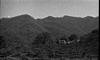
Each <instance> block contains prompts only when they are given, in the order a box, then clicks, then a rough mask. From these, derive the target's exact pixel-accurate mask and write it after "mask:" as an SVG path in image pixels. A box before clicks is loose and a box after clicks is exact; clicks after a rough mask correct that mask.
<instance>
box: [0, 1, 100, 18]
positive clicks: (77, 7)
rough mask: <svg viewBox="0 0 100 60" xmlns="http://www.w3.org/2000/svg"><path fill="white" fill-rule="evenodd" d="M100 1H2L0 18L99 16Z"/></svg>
mask: <svg viewBox="0 0 100 60" xmlns="http://www.w3.org/2000/svg"><path fill="white" fill-rule="evenodd" d="M98 1H99V0H1V3H0V4H1V5H0V17H7V16H11V17H12V16H17V15H21V14H30V15H31V16H33V17H34V18H40V17H46V16H64V15H70V16H79V17H84V16H98V14H99V13H98V10H99V2H98Z"/></svg>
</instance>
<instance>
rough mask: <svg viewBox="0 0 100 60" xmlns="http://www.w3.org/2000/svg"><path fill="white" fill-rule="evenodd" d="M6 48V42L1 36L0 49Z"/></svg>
mask: <svg viewBox="0 0 100 60" xmlns="http://www.w3.org/2000/svg"><path fill="white" fill-rule="evenodd" d="M5 47H6V41H5V40H4V37H3V36H0V49H2V48H5Z"/></svg>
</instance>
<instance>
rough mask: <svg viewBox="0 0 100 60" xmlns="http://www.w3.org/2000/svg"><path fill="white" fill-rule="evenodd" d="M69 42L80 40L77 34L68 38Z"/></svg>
mask: <svg viewBox="0 0 100 60" xmlns="http://www.w3.org/2000/svg"><path fill="white" fill-rule="evenodd" d="M68 39H69V41H75V40H77V39H78V36H77V35H76V34H71V35H70V36H69V37H68Z"/></svg>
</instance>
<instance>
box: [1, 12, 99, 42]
mask: <svg viewBox="0 0 100 60" xmlns="http://www.w3.org/2000/svg"><path fill="white" fill-rule="evenodd" d="M98 24H99V17H91V16H87V17H84V18H82V17H72V16H63V17H53V16H48V17H45V18H42V19H34V18H33V17H32V16H30V15H28V14H24V15H20V16H15V17H12V18H1V19H0V35H5V36H7V38H9V39H10V37H9V36H14V37H16V39H21V40H26V41H27V40H30V41H31V40H33V39H34V37H35V36H36V35H37V34H38V33H41V32H49V33H51V34H52V35H53V36H54V37H60V36H62V35H65V36H69V35H71V34H77V35H78V36H81V35H84V34H87V33H88V32H90V31H92V30H94V29H97V28H99V25H98ZM19 37H21V38H19Z"/></svg>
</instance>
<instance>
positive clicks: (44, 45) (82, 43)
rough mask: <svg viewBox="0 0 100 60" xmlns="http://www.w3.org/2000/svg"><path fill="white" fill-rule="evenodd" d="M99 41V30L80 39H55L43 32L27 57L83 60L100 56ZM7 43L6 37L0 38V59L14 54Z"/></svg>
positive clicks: (31, 45) (74, 37) (36, 39)
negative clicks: (99, 54) (80, 59)
mask: <svg viewBox="0 0 100 60" xmlns="http://www.w3.org/2000/svg"><path fill="white" fill-rule="evenodd" d="M98 41H99V29H95V30H93V31H91V32H90V33H88V34H85V35H84V36H80V37H79V36H77V35H76V34H72V35H70V36H68V37H67V36H62V37H58V38H55V37H54V35H52V34H51V33H48V32H42V33H39V34H38V35H37V36H36V37H35V39H34V40H33V42H32V43H31V44H30V49H31V52H30V53H29V52H27V53H26V56H27V57H32V58H35V57H38V58H46V57H47V58H59V57H69V58H75V57H78V58H82V57H85V56H89V55H96V56H98V46H99V43H98ZM7 42H8V41H7V40H6V39H5V38H4V36H0V57H4V56H9V55H12V54H14V53H13V52H12V51H13V50H14V49H9V48H8V47H9V46H8V45H7V44H8V43H7ZM5 49H6V50H5ZM7 49H8V50H7ZM16 49H20V47H16V48H15V50H16ZM3 51H4V52H3ZM24 53H25V52H24Z"/></svg>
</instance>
